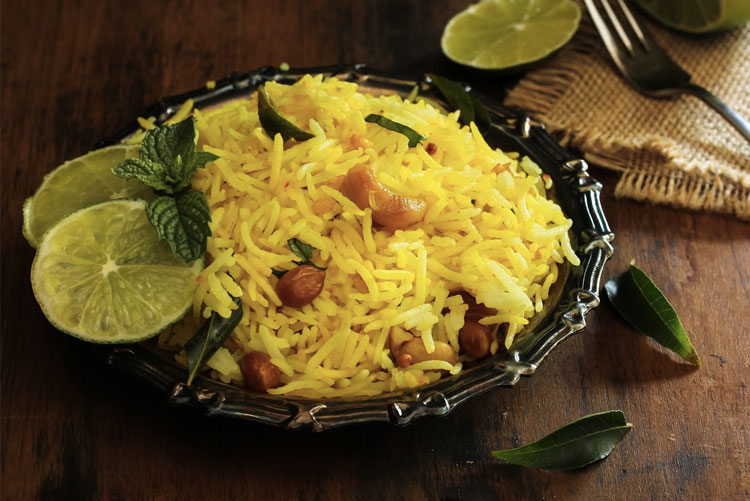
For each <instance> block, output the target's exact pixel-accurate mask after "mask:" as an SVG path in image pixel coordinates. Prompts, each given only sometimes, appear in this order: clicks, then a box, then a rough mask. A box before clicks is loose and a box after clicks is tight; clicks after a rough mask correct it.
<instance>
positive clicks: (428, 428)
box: [0, 0, 750, 500]
mask: <svg viewBox="0 0 750 501" xmlns="http://www.w3.org/2000/svg"><path fill="white" fill-rule="evenodd" d="M467 3H468V2H467V1H466V0H463V1H459V0H455V1H446V2H418V1H396V0H370V1H360V2H338V1H335V0H330V1H323V0H320V1H316V0H308V1H304V0H300V1H281V2H257V1H238V2H216V3H213V2H198V1H194V0H185V1H181V2H166V1H164V2H162V1H134V2H116V3H115V2H104V1H98V0H67V1H57V2H55V1H29V2H18V1H13V0H3V1H2V12H1V13H0V16H1V18H2V47H1V50H2V60H1V67H0V72H1V76H0V77H1V79H2V117H1V120H2V122H1V124H2V125H1V126H2V130H1V134H0V135H1V137H2V185H1V186H2V346H1V349H2V360H1V363H2V365H1V368H2V394H1V396H0V398H1V399H2V400H1V401H0V406H1V410H2V419H1V430H2V437H1V441H0V446H1V447H2V472H1V475H2V477H1V481H2V483H1V486H0V496H2V498H3V499H5V500H17V499H242V498H247V499H461V498H463V499H496V498H507V499H514V498H528V499H571V498H572V499H575V498H578V499H594V498H602V499H682V498H685V499H747V498H749V497H750V476H749V475H750V474H749V473H748V472H749V471H750V464H749V460H748V457H750V429H748V422H750V420H749V419H748V410H749V408H750V406H749V405H748V389H747V385H748V382H749V379H750V370H749V368H750V300H748V295H750V224H748V223H744V222H740V221H738V220H735V219H732V218H729V217H725V216H718V215H709V214H699V213H692V212H685V211H679V210H673V209H671V208H667V207H654V206H647V205H643V204H640V203H636V202H632V201H627V200H616V199H614V197H613V195H612V192H613V187H614V184H615V182H616V176H615V175H614V174H611V173H609V172H606V171H603V170H594V172H595V174H596V175H597V177H598V178H599V179H600V180H601V181H603V183H604V186H605V191H604V194H603V199H604V206H605V210H606V213H607V215H608V217H609V221H610V224H611V226H612V228H613V229H614V231H615V232H616V235H617V238H616V240H615V247H616V253H615V255H614V257H613V259H612V260H611V261H610V263H609V264H608V266H607V269H606V271H605V278H609V277H611V276H612V275H614V274H616V273H619V272H621V271H623V270H624V269H625V268H626V267H627V265H628V263H629V262H630V261H631V260H632V259H635V260H636V261H637V262H638V264H639V265H640V266H641V267H642V268H643V269H645V270H646V271H647V272H648V273H649V274H650V275H651V276H652V277H653V278H654V280H655V281H656V282H657V283H658V284H659V285H660V286H661V287H662V288H663V290H664V291H665V293H666V295H667V296H668V297H669V299H670V300H671V301H672V303H673V304H674V306H675V307H676V309H677V310H678V312H679V313H680V314H681V317H682V320H683V323H684V324H685V326H686V328H687V329H688V331H689V332H690V333H691V337H692V340H693V343H694V345H695V346H696V349H697V350H698V352H699V353H700V355H701V357H702V359H703V367H701V368H700V369H698V370H696V369H694V368H692V367H690V366H688V365H686V364H684V363H681V362H680V361H679V360H678V359H677V358H676V357H675V356H673V355H671V354H669V353H667V352H665V351H664V350H662V349H660V348H659V347H658V346H656V345H655V344H654V343H652V342H650V341H649V340H647V339H646V338H645V337H643V336H641V335H639V334H636V333H634V332H633V331H631V330H630V329H629V328H628V327H627V326H625V325H624V324H623V323H622V322H621V321H620V320H619V319H618V317H617V316H616V315H615V314H614V313H613V310H612V308H611V306H610V305H608V304H607V302H606V300H604V301H603V304H602V305H601V306H600V307H599V308H598V309H597V310H595V311H594V312H593V313H592V314H591V315H590V316H589V317H588V326H587V327H586V329H585V331H584V332H583V333H582V334H579V335H577V336H576V337H574V338H572V339H570V340H569V341H566V342H565V343H564V344H563V345H561V346H560V347H559V348H558V349H557V350H556V351H555V352H553V354H552V355H551V356H550V357H549V358H548V359H547V360H546V361H545V363H544V364H543V365H542V366H541V368H540V369H539V370H538V371H537V373H536V374H535V375H534V376H533V377H530V378H524V379H522V380H521V381H520V382H519V383H518V384H517V385H516V386H515V387H513V388H502V389H498V390H495V391H492V392H490V393H488V394H485V395H483V396H481V397H479V398H476V399H473V400H470V401H468V402H467V403H465V404H463V405H461V406H460V407H459V408H458V409H457V410H455V411H454V412H453V413H452V414H450V415H448V416H447V417H444V418H425V419H421V420H418V421H417V422H415V423H414V424H412V425H411V426H408V427H406V428H396V427H393V426H388V425H379V426H359V427H354V428H348V429H341V430H335V431H331V432H326V433H323V434H313V433H309V432H296V433H292V432H286V431H282V430H277V429H273V428H269V427H264V426H260V425H255V424H249V423H245V422H238V421H232V420H219V419H211V418H207V417H204V416H202V415H199V414H196V413H192V412H189V411H185V410H180V409H173V408H170V407H168V406H167V405H166V404H165V402H164V398H163V396H161V395H158V394H156V393H154V392H153V391H151V390H150V389H148V388H146V387H144V386H142V385H141V384H140V383H138V382H135V381H133V380H132V379H130V378H128V377H127V376H124V375H120V374H118V373H114V372H112V371H110V370H107V369H106V368H104V367H102V366H100V365H98V363H96V362H94V361H93V360H92V359H90V358H89V356H88V350H87V349H86V347H85V346H84V345H83V344H82V343H80V342H78V341H76V340H74V339H72V338H69V337H68V336H65V335H62V334H60V333H58V332H57V331H55V330H54V329H53V328H52V327H51V326H50V325H49V324H48V323H47V321H46V320H45V318H44V316H43V315H42V314H41V311H40V310H39V307H38V306H37V303H36V301H35V299H34V296H33V294H32V290H31V286H30V283H29V269H30V266H31V261H32V259H33V256H34V251H33V249H32V248H31V247H29V246H28V244H27V243H26V242H25V240H24V239H23V237H22V235H21V204H22V202H23V200H24V199H25V198H26V197H28V196H29V195H31V194H32V193H33V192H34V190H35V189H36V187H37V186H38V185H39V183H40V182H41V180H42V177H43V176H44V174H45V173H46V172H48V171H49V170H51V169H52V168H54V167H55V166H56V165H58V164H59V163H61V162H62V161H63V160H65V159H69V158H73V157H75V156H77V155H80V154H82V153H84V152H86V151H87V150H88V149H89V148H90V147H91V146H92V145H93V144H94V143H95V142H96V141H97V140H98V139H100V138H102V137H105V136H107V135H109V134H111V133H113V132H115V131H116V130H117V129H118V128H119V127H121V126H122V125H124V124H126V123H128V122H129V121H131V120H132V119H133V118H134V117H135V116H136V115H137V114H138V112H139V111H140V110H142V109H143V108H144V107H146V106H147V105H150V104H152V103H154V102H156V101H157V100H158V99H159V98H161V97H164V96H167V95H171V94H176V93H179V92H183V91H186V90H190V89H193V88H196V87H198V86H200V85H202V84H203V83H204V82H205V81H206V80H209V79H218V78H221V77H223V76H225V75H227V74H229V73H231V72H233V71H247V70H251V69H255V68H258V67H260V66H264V65H278V64H279V63H281V62H284V61H286V62H288V63H289V64H291V65H292V66H314V65H322V64H332V63H337V62H364V63H367V64H369V65H371V66H373V67H379V68H387V69H394V70H398V71H402V72H403V71H406V72H410V73H414V74H417V73H420V72H424V71H433V72H438V73H442V74H445V75H447V76H453V77H456V78H461V79H464V80H466V81H469V82H470V83H473V84H476V85H479V86H481V87H482V88H483V89H485V90H488V91H490V92H491V93H492V94H493V95H494V96H496V97H497V98H500V97H502V95H503V94H504V92H505V91H506V90H507V88H508V86H509V85H511V84H512V80H513V79H512V78H510V79H503V78H501V77H497V76H494V77H487V76H480V75H476V74H462V73H460V72H458V71H457V70H456V68H454V67H452V66H451V65H450V64H448V63H447V62H446V61H445V60H444V59H443V58H442V56H441V55H440V48H439V39H440V33H441V30H442V27H443V25H444V24H445V22H446V21H447V20H448V19H449V18H450V16H451V15H453V14H454V13H455V12H457V11H458V10H460V9H462V8H464V6H465V5H466V4H467ZM608 409H622V410H623V411H624V412H625V414H626V416H627V417H628V419H629V421H631V422H632V423H633V425H634V426H633V429H632V430H631V431H630V432H629V433H628V434H627V435H626V436H625V437H624V439H623V440H622V441H621V442H620V444H619V445H618V446H617V447H616V448H615V450H614V452H613V453H612V455H611V456H610V457H609V458H607V459H605V460H604V461H601V462H599V463H596V464H594V465H592V466H590V467H587V468H585V469H583V470H580V471H576V472H572V473H548V472H541V471H534V470H530V469H525V468H519V467H513V466H507V465H502V464H499V463H498V462H496V461H494V460H493V459H492V458H491V456H490V451H491V450H493V449H496V448H507V447H513V446H517V445H519V444H522V443H526V442H529V441H532V440H535V439H537V438H539V437H541V436H543V435H544V434H546V433H548V432H550V431H552V430H553V429H555V428H557V427H558V426H561V425H563V424H565V423H567V422H569V421H571V420H573V419H576V418H578V417H580V416H583V415H585V414H588V413H591V412H597V411H602V410H608Z"/></svg>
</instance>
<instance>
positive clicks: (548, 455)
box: [492, 410, 633, 470]
mask: <svg viewBox="0 0 750 501" xmlns="http://www.w3.org/2000/svg"><path fill="white" fill-rule="evenodd" d="M632 427H633V425H632V424H630V423H628V422H627V421H626V420H625V414H623V413H622V411H617V410H616V411H606V412H600V413H596V414H590V415H588V416H584V417H582V418H580V419H577V420H575V421H573V422H572V423H569V424H567V425H565V426H563V427H562V428H559V429H557V430H555V431H554V432H552V433H550V434H549V435H547V436H546V437H544V438H542V439H540V440H537V441H536V442H533V443H531V444H528V445H524V446H523V447H518V448H516V449H506V450H501V451H493V452H492V455H493V456H494V457H495V458H496V459H501V460H503V461H505V462H506V463H510V464H514V465H520V466H528V467H530V468H537V469H541V470H575V469H578V468H582V467H584V466H586V465H588V464H591V463H593V462H595V461H599V460H600V459H604V458H605V457H607V456H608V455H609V453H610V452H612V449H614V447H615V445H616V444H617V442H618V441H619V440H620V438H621V437H622V436H623V435H624V434H625V432H626V431H628V430H629V429H630V428H632Z"/></svg>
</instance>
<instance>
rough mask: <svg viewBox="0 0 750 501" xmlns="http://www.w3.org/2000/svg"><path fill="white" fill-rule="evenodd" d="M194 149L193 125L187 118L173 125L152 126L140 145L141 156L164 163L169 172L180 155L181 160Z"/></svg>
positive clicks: (170, 172) (191, 120)
mask: <svg viewBox="0 0 750 501" xmlns="http://www.w3.org/2000/svg"><path fill="white" fill-rule="evenodd" d="M193 151H195V127H194V125H193V119H192V118H188V119H186V120H183V121H182V122H179V123H176V124H173V125H163V126H161V127H154V128H153V129H151V130H149V131H148V132H146V137H144V138H143V145H142V146H141V155H140V156H141V158H142V159H144V160H151V161H152V162H158V163H160V164H162V165H164V166H165V167H166V168H167V170H168V171H169V174H170V175H171V174H172V170H171V167H172V166H173V165H174V164H175V162H176V161H177V157H181V158H182V159H183V162H184V160H185V159H187V158H189V157H190V155H192V153H193Z"/></svg>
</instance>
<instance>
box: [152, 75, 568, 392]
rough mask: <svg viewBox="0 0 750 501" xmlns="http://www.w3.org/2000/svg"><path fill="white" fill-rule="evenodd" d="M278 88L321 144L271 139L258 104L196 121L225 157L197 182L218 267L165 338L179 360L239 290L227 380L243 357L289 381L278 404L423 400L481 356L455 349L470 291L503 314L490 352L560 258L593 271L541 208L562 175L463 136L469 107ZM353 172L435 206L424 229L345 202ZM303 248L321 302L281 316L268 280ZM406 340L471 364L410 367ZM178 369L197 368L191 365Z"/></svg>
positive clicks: (318, 83) (273, 88)
mask: <svg viewBox="0 0 750 501" xmlns="http://www.w3.org/2000/svg"><path fill="white" fill-rule="evenodd" d="M266 89H267V91H268V94H269V95H270V96H271V98H272V99H273V102H274V103H275V105H276V107H277V108H278V110H279V112H280V113H281V114H282V115H283V116H285V117H286V118H288V119H290V120H291V121H293V122H294V123H295V124H296V125H298V126H299V127H302V128H304V129H307V130H309V131H310V132H312V134H314V136H315V137H314V138H313V139H310V140H307V141H304V142H296V141H294V140H289V141H287V142H284V141H283V139H282V137H281V135H280V134H277V135H276V137H269V136H268V134H266V132H265V131H264V129H263V127H262V126H261V124H260V122H259V118H258V106H257V98H256V96H255V95H254V96H253V97H252V98H250V99H243V100H237V101H233V102H230V103H228V104H226V105H223V106H221V107H218V108H213V109H210V110H206V111H202V112H201V111H195V118H196V127H197V129H198V132H199V137H200V139H199V143H198V149H203V150H204V151H209V152H212V153H214V154H216V155H218V156H219V157H220V159H218V160H216V161H215V162H213V163H210V164H208V165H207V168H206V169H201V170H200V171H199V172H198V174H197V175H196V176H195V178H194V181H193V188H194V189H198V190H202V191H203V192H204V193H205V195H206V198H207V199H208V203H209V205H210V207H211V215H212V223H211V229H212V232H213V237H212V238H209V239H208V262H209V263H210V264H209V265H208V266H207V268H206V269H205V270H204V272H203V273H202V274H201V276H200V282H199V286H198V289H197V292H196V294H195V300H194V318H192V319H191V321H189V322H186V323H184V324H182V325H179V326H177V327H176V328H174V329H173V330H172V331H170V332H169V333H168V334H165V335H163V336H162V337H161V341H160V342H161V344H162V345H163V346H171V347H172V348H173V349H179V348H180V347H182V346H183V345H184V343H185V341H186V340H187V339H188V338H189V337H190V336H191V335H192V334H193V333H194V332H195V329H196V325H197V324H198V323H199V322H201V321H202V319H201V317H204V318H208V317H209V316H210V315H211V314H212V312H216V313H218V314H220V315H222V316H224V317H227V316H229V314H230V308H232V306H233V304H232V301H231V298H230V296H229V295H230V294H231V295H234V296H241V298H242V308H243V313H244V314H243V317H242V321H241V323H240V325H239V326H238V327H237V328H236V329H235V331H234V332H233V333H232V336H231V337H230V338H229V341H228V342H227V343H225V345H224V347H223V348H220V349H219V351H218V352H217V353H216V354H215V355H214V356H213V357H212V359H211V360H210V361H209V363H208V365H209V367H211V369H212V376H213V377H215V378H218V379H220V380H222V381H224V382H232V383H237V384H240V385H241V384H242V382H243V375H242V373H241V370H240V364H239V361H240V360H241V359H242V358H243V356H244V355H245V354H246V353H249V352H262V353H266V354H267V355H268V356H269V357H270V361H271V363H272V364H273V365H275V366H276V367H278V369H279V370H280V381H279V383H278V385H276V387H273V388H270V389H268V390H267V391H268V393H271V394H274V395H280V394H286V395H297V396H306V397H314V398H317V397H341V396H356V395H376V394H380V393H383V392H390V391H394V390H399V389H405V388H414V387H416V386H419V385H423V384H426V383H428V382H432V381H435V380H437V379H439V378H440V377H443V376H445V375H447V374H457V373H459V372H460V371H461V367H462V363H465V362H466V361H467V360H471V358H469V357H468V356H467V355H466V354H465V353H464V352H463V351H462V350H461V349H460V346H459V331H460V330H461V328H462V327H463V325H464V316H465V313H466V312H467V310H468V309H469V305H468V304H466V303H465V302H464V300H465V298H466V297H467V295H466V293H467V292H468V293H469V294H471V296H474V298H475V300H476V302H477V303H482V304H483V305H484V306H485V307H487V309H488V310H489V309H494V310H495V311H492V310H489V311H492V314H491V315H490V316H485V317H483V318H482V319H481V320H480V323H481V324H484V325H487V326H489V327H490V329H491V330H490V332H491V333H492V338H491V339H492V344H491V347H490V352H491V353H493V354H494V353H496V352H497V350H498V349H505V348H507V347H509V346H510V345H511V343H512V342H513V338H514V336H515V335H516V334H517V333H518V332H519V331H520V329H521V328H523V326H524V325H525V324H527V323H528V321H529V319H530V318H531V317H532V316H533V315H534V314H535V312H538V311H540V310H541V309H542V303H543V301H544V300H545V299H546V298H547V296H548V294H549V289H550V286H551V285H552V284H553V283H554V282H555V280H556V279H557V276H558V267H559V265H560V264H561V263H562V262H563V260H564V259H566V258H567V259H568V260H569V261H570V262H571V263H573V264H574V265H577V264H579V260H578V257H577V256H576V255H575V253H574V251H573V250H572V248H571V245H570V240H569V237H568V230H569V228H570V227H571V224H572V222H571V221H570V220H568V219H567V218H565V216H564V215H563V213H562V211H561V209H560V207H559V206H558V205H556V204H555V203H554V202H552V201H551V200H548V199H547V198H546V196H545V191H546V190H545V183H546V184H547V186H546V188H549V187H550V186H549V183H550V180H549V178H548V177H546V176H544V177H543V176H542V173H541V170H540V169H539V168H538V167H537V166H536V165H535V164H534V163H533V162H532V161H531V160H529V159H528V158H522V159H519V158H518V155H517V154H512V153H503V152H502V151H500V150H498V149H493V148H491V147H490V146H488V145H487V143H486V142H485V141H484V139H483V138H482V135H481V134H480V133H479V131H478V130H477V128H476V126H475V125H474V124H473V123H472V124H471V126H468V127H467V126H461V125H459V123H458V116H459V113H458V112H457V111H456V112H454V113H450V114H447V115H446V114H444V113H443V112H441V111H439V110H438V109H436V108H435V107H433V106H431V105H430V104H428V103H427V102H425V101H419V102H417V103H412V102H409V101H404V100H403V99H402V98H401V97H399V96H397V95H380V96H373V95H368V94H363V93H360V92H358V88H357V85H356V84H354V83H348V82H343V81H340V80H337V79H335V78H323V77H322V76H314V77H313V76H306V77H304V78H302V79H301V80H300V81H298V82H297V83H295V84H294V85H292V86H287V85H280V84H276V83H268V84H266ZM371 113H375V114H379V115H383V116H385V117H387V118H389V119H391V120H393V121H395V122H398V123H400V124H403V125H406V126H408V127H411V128H412V129H414V130H416V131H417V132H419V133H420V134H421V135H422V136H425V137H426V140H424V141H422V143H421V144H419V145H417V146H416V147H413V148H410V147H409V146H408V139H407V137H405V136H404V135H402V134H400V133H397V132H394V131H392V130H388V129H386V128H383V127H381V126H380V125H378V124H375V123H368V122H366V121H365V120H364V118H365V117H366V116H367V115H368V114H371ZM357 166H367V167H369V168H370V169H371V171H372V172H373V173H374V175H375V176H376V178H377V180H378V181H379V182H380V183H381V184H382V185H383V186H384V187H385V188H386V189H388V190H390V192H392V193H394V194H398V195H399V196H404V197H411V198H413V199H419V200H421V201H423V202H424V203H425V204H426V211H425V212H424V216H423V217H422V219H421V220H420V221H418V222H416V223H414V224H412V225H410V226H408V227H407V228H404V229H395V230H393V229H387V228H386V227H384V226H381V225H379V224H378V223H377V222H373V211H372V209H371V208H370V207H366V208H365V209H361V208H360V207H359V206H358V205H357V204H355V202H353V201H352V200H351V199H350V198H348V197H347V196H345V195H344V194H343V193H342V191H339V189H340V188H341V185H342V180H343V179H344V176H345V175H346V174H347V173H348V172H349V171H350V169H352V168H354V167H357ZM291 238H297V239H299V240H300V241H302V242H305V243H307V244H310V245H312V246H313V247H314V248H315V249H316V250H315V251H314V254H313V259H312V260H313V261H314V263H315V264H316V265H318V266H321V267H327V269H326V271H325V282H324V286H323V290H322V292H321V293H320V294H319V295H318V296H317V297H316V298H315V299H314V300H313V301H312V303H310V304H307V305H305V306H303V307H301V308H293V307H289V306H283V305H282V302H281V301H280V299H279V297H278V295H277V292H276V290H275V286H276V283H277V282H278V280H279V279H278V278H277V277H276V276H275V275H274V274H273V273H272V270H291V269H293V268H295V267H296V266H297V265H296V264H295V263H294V261H299V258H298V257H297V256H295V255H294V254H293V253H292V251H291V250H290V247H289V246H288V245H287V241H288V240H289V239H291ZM457 291H463V292H464V294H459V293H458V292H457ZM506 324H507V325H506ZM500 326H502V328H500ZM506 328H507V333H506V332H504V331H506ZM498 330H500V334H499V337H500V339H499V340H498ZM393 332H397V333H400V335H401V336H408V337H410V338H411V337H412V336H413V337H415V338H419V339H420V340H421V342H422V343H423V344H424V349H425V350H426V352H427V353H432V352H433V351H434V350H435V346H436V342H442V343H447V344H448V345H450V347H452V348H453V350H455V353H456V354H458V357H457V358H456V359H455V363H451V362H448V361H445V360H427V361H421V362H417V363H413V364H411V365H407V366H406V367H399V366H398V365H397V364H396V362H395V361H396V357H395V356H394V354H393V353H392V352H393V351H394V350H393V349H392V348H393V347H391V346H390V345H391V343H392V341H391V339H392V336H393ZM389 334H390V336H389ZM503 335H504V338H503ZM412 339H413V338H412ZM442 343H440V344H442ZM502 345H504V346H502ZM420 349H421V346H420ZM177 358H178V360H180V361H182V362H183V363H184V355H182V354H180V355H177Z"/></svg>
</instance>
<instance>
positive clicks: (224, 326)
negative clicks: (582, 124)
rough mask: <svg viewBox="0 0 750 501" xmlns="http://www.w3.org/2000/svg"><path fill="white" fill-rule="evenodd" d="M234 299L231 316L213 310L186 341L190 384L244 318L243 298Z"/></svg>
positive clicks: (188, 382) (188, 381)
mask: <svg viewBox="0 0 750 501" xmlns="http://www.w3.org/2000/svg"><path fill="white" fill-rule="evenodd" d="M232 300H233V301H234V304H236V305H237V308H236V309H234V310H232V313H231V314H230V315H229V318H224V317H222V316H221V315H219V314H217V313H216V312H213V313H212V314H211V318H209V319H208V320H206V322H205V323H204V324H203V325H202V326H201V328H200V329H198V332H196V333H195V334H194V335H193V337H191V338H190V339H189V340H188V342H187V343H185V357H186V358H187V363H188V380H187V384H188V386H190V384H191V383H192V382H193V379H194V378H195V376H196V375H197V374H198V371H199V370H200V368H201V367H203V364H205V363H206V362H208V361H209V359H210V358H211V357H212V356H213V354H214V353H216V350H218V349H219V348H221V345H223V344H224V341H226V340H227V338H228V337H229V335H230V334H231V333H232V330H234V328H235V327H237V324H239V323H240V319H242V300H241V299H240V298H238V297H233V298H232Z"/></svg>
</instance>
